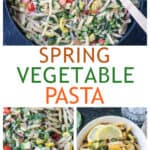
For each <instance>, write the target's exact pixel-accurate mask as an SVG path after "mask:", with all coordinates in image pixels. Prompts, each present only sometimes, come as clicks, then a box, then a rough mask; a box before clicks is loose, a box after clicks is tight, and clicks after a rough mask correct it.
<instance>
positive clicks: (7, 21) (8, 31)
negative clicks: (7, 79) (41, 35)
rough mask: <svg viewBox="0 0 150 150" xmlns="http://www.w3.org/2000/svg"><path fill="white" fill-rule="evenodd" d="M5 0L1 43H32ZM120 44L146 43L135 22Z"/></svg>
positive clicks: (145, 10) (145, 38)
mask: <svg viewBox="0 0 150 150" xmlns="http://www.w3.org/2000/svg"><path fill="white" fill-rule="evenodd" d="M5 1H6V0H4V1H3V6H4V9H3V15H4V17H3V30H4V32H3V37H4V38H3V44H4V45H33V43H32V42H31V41H30V40H27V39H26V38H24V36H23V33H22V32H20V30H18V28H17V27H16V25H15V24H14V22H13V21H12V19H11V18H10V16H9V12H8V8H7V6H6V2H5ZM142 1H144V6H143V8H144V9H143V13H144V15H145V16H147V9H146V8H147V3H146V0H142ZM120 45H147V36H146V34H145V33H144V32H143V31H142V30H141V28H140V27H139V26H138V25H137V24H136V26H135V28H134V29H133V30H132V32H131V33H130V35H129V36H128V37H127V38H126V39H125V40H123V41H122V42H121V43H120Z"/></svg>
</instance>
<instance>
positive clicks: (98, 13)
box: [8, 0, 140, 45]
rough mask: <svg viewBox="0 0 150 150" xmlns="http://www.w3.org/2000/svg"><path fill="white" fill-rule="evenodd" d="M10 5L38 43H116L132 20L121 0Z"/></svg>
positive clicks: (12, 1)
mask: <svg viewBox="0 0 150 150" xmlns="http://www.w3.org/2000/svg"><path fill="white" fill-rule="evenodd" d="M131 1H132V2H133V3H134V4H135V5H136V7H139V5H140V4H139V0H131ZM8 6H9V8H10V14H11V16H12V17H13V20H14V21H15V22H16V24H17V25H18V26H19V28H20V29H21V30H22V31H23V32H24V34H25V36H26V37H27V38H28V39H29V40H31V41H33V43H36V44H38V45H115V44H118V43H119V41H120V40H121V38H122V37H123V35H125V34H126V32H127V30H128V26H129V24H130V23H131V22H132V19H131V17H130V15H129V13H128V11H127V10H126V9H125V8H124V7H123V6H122V4H121V3H120V1H119V0H8Z"/></svg>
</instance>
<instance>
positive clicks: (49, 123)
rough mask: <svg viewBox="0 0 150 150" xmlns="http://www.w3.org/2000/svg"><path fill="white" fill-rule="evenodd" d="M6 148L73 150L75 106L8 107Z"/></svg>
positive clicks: (6, 114)
mask: <svg viewBox="0 0 150 150" xmlns="http://www.w3.org/2000/svg"><path fill="white" fill-rule="evenodd" d="M3 124H4V125H3V130H4V150H73V110H72V109H71V108H4V117H3Z"/></svg>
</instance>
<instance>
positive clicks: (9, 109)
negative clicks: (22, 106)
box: [3, 107, 11, 115]
mask: <svg viewBox="0 0 150 150" xmlns="http://www.w3.org/2000/svg"><path fill="white" fill-rule="evenodd" d="M3 113H4V114H6V115H8V114H10V113H11V108H9V107H6V108H4V110H3Z"/></svg>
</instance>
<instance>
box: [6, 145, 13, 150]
mask: <svg viewBox="0 0 150 150" xmlns="http://www.w3.org/2000/svg"><path fill="white" fill-rule="evenodd" d="M4 150H12V148H11V147H10V146H8V145H4Z"/></svg>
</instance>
